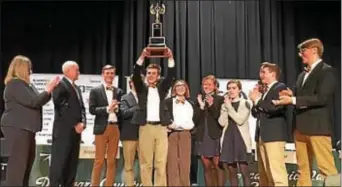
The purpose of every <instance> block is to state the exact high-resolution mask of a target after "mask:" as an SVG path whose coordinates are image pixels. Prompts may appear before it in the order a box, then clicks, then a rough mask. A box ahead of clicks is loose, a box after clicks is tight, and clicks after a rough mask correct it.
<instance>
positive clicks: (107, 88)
mask: <svg viewBox="0 0 342 187" xmlns="http://www.w3.org/2000/svg"><path fill="white" fill-rule="evenodd" d="M106 90H109V91H113V90H114V88H113V86H107V87H106Z"/></svg>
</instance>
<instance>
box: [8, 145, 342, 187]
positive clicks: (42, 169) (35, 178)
mask: <svg viewBox="0 0 342 187" xmlns="http://www.w3.org/2000/svg"><path fill="white" fill-rule="evenodd" d="M121 149H122V148H121ZM333 153H334V157H335V163H336V166H337V169H338V171H339V172H340V170H341V166H340V163H341V162H340V160H339V158H338V154H337V153H336V152H335V151H334V152H333ZM50 161H51V146H49V145H38V146H37V151H36V159H35V162H34V165H33V168H32V172H31V176H30V186H49V184H50V181H49V178H48V174H49V166H50ZM313 163H314V164H313V170H312V181H313V186H321V184H322V176H321V174H319V171H318V169H317V165H316V162H315V161H314V162H313ZM123 164H124V158H123V157H120V158H119V159H117V175H116V178H115V180H116V183H115V184H113V186H124V180H123V179H124V174H123ZM197 165H198V169H197V185H198V186H205V185H204V177H203V176H204V175H203V167H202V163H201V161H200V160H198V164H197ZM92 168H93V159H92V158H90V159H88V158H80V160H79V164H78V172H77V176H76V181H75V186H90V180H91V172H92ZM286 168H287V172H288V179H289V186H295V183H296V181H297V179H298V176H299V174H298V172H297V166H296V165H295V164H286ZM2 169H3V170H5V169H6V164H2ZM139 171H140V170H139V163H138V159H137V158H136V160H135V164H134V174H135V179H136V184H137V186H141V181H140V173H139ZM249 171H250V179H251V183H252V184H253V186H259V173H258V170H257V162H256V161H252V162H251V163H250V164H249ZM4 172H5V171H2V173H3V176H4ZM238 177H239V178H240V180H239V181H240V184H241V186H243V185H242V177H241V174H238ZM105 180H106V179H105V167H104V168H103V169H102V178H101V184H100V186H104V184H105V183H104V182H105ZM228 184H229V181H227V185H226V186H229V185H228Z"/></svg>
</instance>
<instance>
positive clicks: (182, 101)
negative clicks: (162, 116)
mask: <svg viewBox="0 0 342 187" xmlns="http://www.w3.org/2000/svg"><path fill="white" fill-rule="evenodd" d="M178 103H181V104H184V103H185V101H184V100H183V99H176V104H178Z"/></svg>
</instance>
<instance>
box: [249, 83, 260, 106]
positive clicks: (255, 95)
mask: <svg viewBox="0 0 342 187" xmlns="http://www.w3.org/2000/svg"><path fill="white" fill-rule="evenodd" d="M259 87H260V85H258V84H257V85H255V86H254V88H253V89H252V90H251V91H249V93H248V98H249V99H250V100H251V101H253V103H255V102H256V101H257V100H259V99H260V98H261V96H262V94H261V92H260V91H259V90H260V89H259Z"/></svg>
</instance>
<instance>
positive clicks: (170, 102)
mask: <svg viewBox="0 0 342 187" xmlns="http://www.w3.org/2000/svg"><path fill="white" fill-rule="evenodd" d="M173 98H174V97H170V98H167V99H166V100H165V105H166V107H167V108H168V111H169V113H170V118H171V119H172V120H173ZM186 100H187V101H188V102H189V103H190V104H191V106H192V108H193V110H194V115H193V117H192V120H193V122H194V124H197V123H198V119H199V112H200V111H199V108H198V107H197V106H196V105H195V103H194V102H193V101H192V100H190V99H186Z"/></svg>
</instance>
